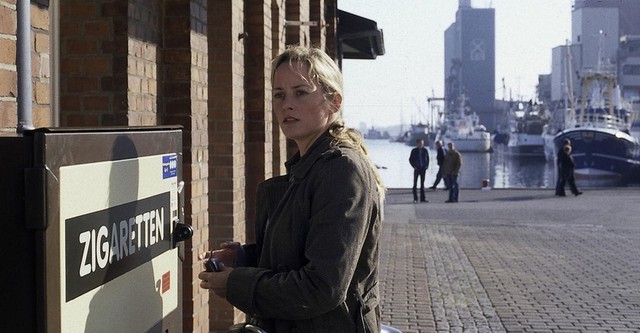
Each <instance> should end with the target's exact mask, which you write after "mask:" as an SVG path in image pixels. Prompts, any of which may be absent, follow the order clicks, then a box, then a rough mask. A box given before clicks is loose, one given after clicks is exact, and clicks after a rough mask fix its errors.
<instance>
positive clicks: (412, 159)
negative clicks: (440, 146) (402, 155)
mask: <svg viewBox="0 0 640 333" xmlns="http://www.w3.org/2000/svg"><path fill="white" fill-rule="evenodd" d="M415 151H416V150H415V149H411V154H409V164H411V167H413V168H415V167H416V156H415V155H416V153H415Z"/></svg>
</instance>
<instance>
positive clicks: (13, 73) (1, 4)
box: [0, 0, 51, 133]
mask: <svg viewBox="0 0 640 333" xmlns="http://www.w3.org/2000/svg"><path fill="white" fill-rule="evenodd" d="M16 1H17V0H9V1H0V132H11V133H15V131H16V127H17V124H18V101H17V97H18V93H19V92H18V74H17V58H16V57H17V54H16V46H17V29H18V14H17V9H16V4H17V2H16ZM30 17H31V47H32V52H31V76H32V81H31V84H32V93H33V96H32V105H31V107H32V118H33V125H34V126H35V127H42V126H49V125H50V124H51V111H50V109H51V108H50V104H51V96H50V90H51V70H50V65H49V64H50V49H49V38H50V31H49V11H48V3H47V2H46V1H34V2H33V3H32V5H31V16H30Z"/></svg>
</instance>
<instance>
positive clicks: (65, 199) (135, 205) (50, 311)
mask: <svg viewBox="0 0 640 333" xmlns="http://www.w3.org/2000/svg"><path fill="white" fill-rule="evenodd" d="M0 156H1V157H0V161H1V162H0V179H1V181H0V183H1V185H0V216H1V217H2V220H1V221H0V223H1V226H2V232H0V257H1V259H2V260H1V261H0V264H1V268H0V294H1V295H2V296H3V297H2V301H1V303H0V304H1V307H0V332H18V331H19V332H37V333H40V332H47V333H54V332H55V333H58V332H64V333H68V332H158V333H160V332H162V333H170V332H181V331H182V307H181V304H182V300H181V296H182V295H181V290H182V286H181V256H182V251H183V250H182V247H181V244H182V243H181V241H183V240H186V239H188V238H190V237H191V235H192V230H191V227H190V226H188V225H186V224H184V223H183V221H184V219H183V208H182V207H183V202H182V195H181V191H182V184H183V182H182V168H181V165H182V131H181V128H180V127H175V126H174V127H139V128H131V127H126V128H93V129H73V128H71V129H70V128H43V129H36V130H34V131H28V132H26V133H24V134H23V135H20V136H18V135H12V136H0Z"/></svg>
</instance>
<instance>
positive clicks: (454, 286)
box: [420, 225, 506, 332]
mask: <svg viewBox="0 0 640 333" xmlns="http://www.w3.org/2000/svg"><path fill="white" fill-rule="evenodd" d="M420 235H421V238H422V243H423V244H425V246H424V250H425V251H426V253H425V255H426V257H427V262H426V271H427V284H428V286H429V293H430V295H431V306H432V311H433V315H434V318H435V321H436V329H437V331H438V332H455V331H461V332H462V331H464V332H506V329H505V328H504V325H503V324H502V321H501V320H500V318H499V317H498V315H497V313H496V312H495V310H494V308H493V304H492V303H491V301H490V299H489V297H488V295H487V293H486V292H485V290H484V287H483V286H482V284H481V283H480V279H479V278H478V276H477V274H476V272H475V269H474V268H473V266H472V265H471V262H470V261H469V259H468V258H467V256H466V254H465V253H464V251H463V249H462V246H461V245H460V244H459V243H458V241H457V239H456V238H455V236H454V235H453V233H452V231H451V228H450V227H449V226H442V225H420Z"/></svg>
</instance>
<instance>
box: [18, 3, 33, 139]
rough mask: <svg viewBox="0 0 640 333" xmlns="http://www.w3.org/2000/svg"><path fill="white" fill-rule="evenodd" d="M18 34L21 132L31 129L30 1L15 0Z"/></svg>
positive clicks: (19, 117) (19, 128)
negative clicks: (16, 0)
mask: <svg viewBox="0 0 640 333" xmlns="http://www.w3.org/2000/svg"><path fill="white" fill-rule="evenodd" d="M17 12H18V36H17V41H16V44H17V50H16V51H17V52H16V53H17V58H18V59H17V64H18V67H17V71H18V127H17V128H16V131H17V132H18V133H22V132H24V131H25V130H31V129H33V128H34V127H33V119H32V113H33V112H32V101H31V99H32V96H33V93H32V85H31V1H30V0H20V1H18V2H17Z"/></svg>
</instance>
